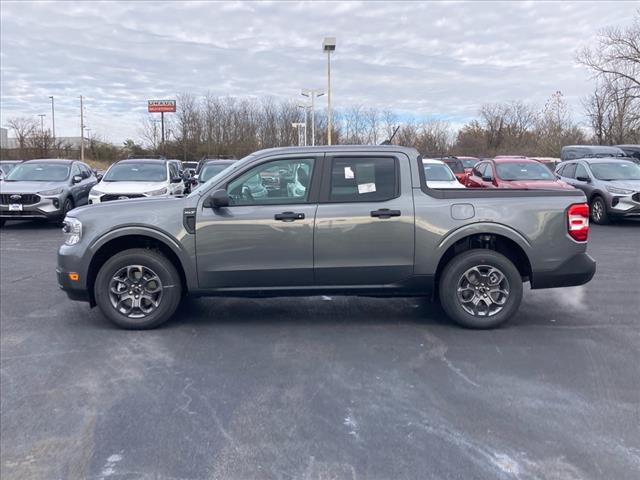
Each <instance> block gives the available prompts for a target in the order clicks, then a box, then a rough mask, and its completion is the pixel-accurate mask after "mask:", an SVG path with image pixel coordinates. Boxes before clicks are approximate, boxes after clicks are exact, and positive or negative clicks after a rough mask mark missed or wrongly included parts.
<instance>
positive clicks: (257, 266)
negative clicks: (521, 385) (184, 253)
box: [196, 155, 320, 290]
mask: <svg viewBox="0 0 640 480" xmlns="http://www.w3.org/2000/svg"><path fill="white" fill-rule="evenodd" d="M319 159H320V157H316V156H313V155H303V156H299V157H298V156H287V157H286V158H276V159H267V160H263V161H261V163H259V164H258V165H252V166H250V167H247V168H246V169H243V170H241V171H239V172H238V173H237V174H236V175H235V176H234V177H233V178H232V179H231V180H230V181H229V182H228V183H227V184H226V189H227V192H228V194H229V196H230V199H231V203H230V205H229V206H228V207H225V208H212V207H208V206H203V202H202V201H201V202H200V205H199V207H198V210H199V211H198V213H197V218H196V248H197V258H198V279H199V282H200V286H201V287H203V288H218V289H225V288H229V289H242V288H247V289H252V290H255V289H256V287H262V288H265V289H269V288H277V287H304V286H311V285H313V225H314V221H315V215H316V208H317V194H318V193H317V190H318V189H319V185H317V183H318V179H319V175H317V174H316V173H315V170H316V169H317V168H318V167H319V164H320V161H319Z"/></svg>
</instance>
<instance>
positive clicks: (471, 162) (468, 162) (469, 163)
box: [460, 158, 480, 168]
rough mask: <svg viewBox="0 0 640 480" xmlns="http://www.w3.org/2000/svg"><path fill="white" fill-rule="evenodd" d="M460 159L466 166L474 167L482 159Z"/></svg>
mask: <svg viewBox="0 0 640 480" xmlns="http://www.w3.org/2000/svg"><path fill="white" fill-rule="evenodd" d="M460 161H461V162H462V165H463V166H464V168H473V167H475V166H476V163H478V162H479V161H480V160H478V159H477V158H462V159H460Z"/></svg>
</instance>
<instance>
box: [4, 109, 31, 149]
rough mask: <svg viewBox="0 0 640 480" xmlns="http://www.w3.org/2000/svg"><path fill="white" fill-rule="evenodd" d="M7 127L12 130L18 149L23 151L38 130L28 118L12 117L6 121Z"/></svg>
mask: <svg viewBox="0 0 640 480" xmlns="http://www.w3.org/2000/svg"><path fill="white" fill-rule="evenodd" d="M7 126H8V127H9V128H10V129H11V130H13V133H14V135H15V137H16V140H18V148H19V149H20V150H24V149H25V148H26V147H27V141H28V139H29V137H31V136H32V135H33V134H34V133H35V132H37V130H38V124H37V122H36V121H35V120H34V119H32V118H29V117H13V118H9V119H8V120H7Z"/></svg>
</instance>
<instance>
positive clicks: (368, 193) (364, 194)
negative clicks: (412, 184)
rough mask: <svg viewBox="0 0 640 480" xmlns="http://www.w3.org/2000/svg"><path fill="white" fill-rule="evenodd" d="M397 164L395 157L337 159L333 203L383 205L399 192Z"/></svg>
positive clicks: (333, 175) (332, 166)
mask: <svg viewBox="0 0 640 480" xmlns="http://www.w3.org/2000/svg"><path fill="white" fill-rule="evenodd" d="M399 187H400V183H399V179H398V168H397V161H396V159H395V158H393V157H377V158H367V157H357V158H344V157H340V158H334V159H333V162H332V164H331V184H330V192H329V201H330V202H383V201H386V200H391V199H392V198H396V197H397V196H398V192H399Z"/></svg>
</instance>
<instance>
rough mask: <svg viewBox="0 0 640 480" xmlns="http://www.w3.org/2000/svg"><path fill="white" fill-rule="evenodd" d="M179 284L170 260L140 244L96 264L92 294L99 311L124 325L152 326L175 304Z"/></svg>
mask: <svg viewBox="0 0 640 480" xmlns="http://www.w3.org/2000/svg"><path fill="white" fill-rule="evenodd" d="M181 294H182V287H181V284H180V276H179V275H178V272H177V271H176V269H175V267H174V266H173V264H172V263H171V262H170V261H169V260H168V259H167V258H166V257H165V256H164V255H162V254H160V253H158V252H156V251H154V250H147V249H142V248H136V249H131V250H125V251H123V252H120V253H118V254H116V255H114V256H113V257H111V258H110V259H109V260H107V261H106V262H105V264H104V265H103V266H102V267H101V268H100V271H99V272H98V276H97V277H96V282H95V287H94V295H95V299H96V303H97V304H98V307H100V311H101V312H102V313H103V314H104V315H105V316H106V317H107V318H108V319H109V320H111V321H112V322H114V323H115V324H116V325H118V326H120V327H122V328H127V329H148V328H154V327H157V326H158V325H160V324H162V323H164V322H166V321H167V320H168V319H169V318H171V316H172V315H173V313H174V312H175V310H176V308H177V307H178V303H179V302H180V297H181Z"/></svg>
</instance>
